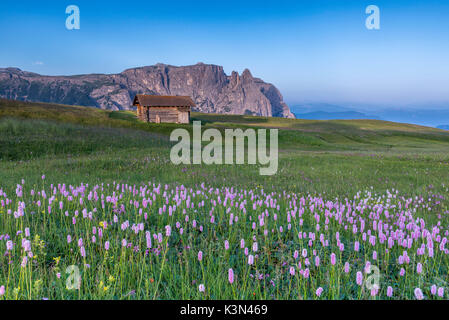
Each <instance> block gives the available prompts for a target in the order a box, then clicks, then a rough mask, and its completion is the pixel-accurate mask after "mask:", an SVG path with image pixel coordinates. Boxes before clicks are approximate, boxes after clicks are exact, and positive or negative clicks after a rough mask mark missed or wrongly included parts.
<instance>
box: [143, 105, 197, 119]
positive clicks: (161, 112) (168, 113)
mask: <svg viewBox="0 0 449 320" xmlns="http://www.w3.org/2000/svg"><path fill="white" fill-rule="evenodd" d="M147 112H149V118H150V119H149V122H157V120H158V119H157V116H159V121H160V122H161V123H164V122H165V123H167V122H168V123H178V122H179V120H180V117H179V113H181V112H182V113H187V116H186V117H183V118H184V119H187V122H185V123H188V122H190V108H189V107H142V106H140V105H138V106H137V117H138V118H139V119H140V120H141V121H145V122H147V121H148V118H147Z"/></svg>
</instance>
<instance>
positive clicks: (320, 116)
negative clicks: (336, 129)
mask: <svg viewBox="0 0 449 320" xmlns="http://www.w3.org/2000/svg"><path fill="white" fill-rule="evenodd" d="M295 116H296V118H298V119H308V120H351V119H354V120H357V119H372V120H381V119H380V118H379V117H377V116H372V115H367V114H364V113H361V112H357V111H345V112H325V111H316V112H308V113H299V114H298V113H295Z"/></svg>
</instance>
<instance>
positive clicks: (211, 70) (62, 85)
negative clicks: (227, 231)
mask: <svg viewBox="0 0 449 320" xmlns="http://www.w3.org/2000/svg"><path fill="white" fill-rule="evenodd" d="M135 94H155V95H180V96H190V97H191V98H192V99H193V101H194V102H195V103H196V108H194V111H198V112H207V113H220V114H240V115H243V114H246V115H256V116H268V117H285V118H293V117H294V115H293V113H291V112H290V109H289V107H288V106H287V104H285V102H284V101H283V97H282V95H281V93H280V92H279V90H278V89H277V88H276V87H275V86H274V85H272V84H270V83H266V82H264V81H263V80H261V79H259V78H255V77H253V76H252V74H251V72H250V71H249V70H248V69H245V70H244V71H243V72H242V74H238V73H237V72H235V71H233V72H232V73H231V75H226V74H225V72H224V71H223V67H221V66H217V65H211V64H204V63H198V64H195V65H191V66H181V67H177V66H171V65H166V64H160V63H159V64H156V65H154V66H147V67H141V68H133V69H128V70H125V71H123V72H121V73H118V74H85V75H76V76H45V75H40V74H36V73H31V72H26V71H22V70H20V69H17V68H5V69H2V68H0V98H6V99H14V100H22V101H33V102H46V103H59V104H68V105H81V106H88V107H96V108H100V109H106V110H129V109H131V105H132V99H133V98H134V95H135Z"/></svg>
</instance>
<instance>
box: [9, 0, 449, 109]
mask: <svg viewBox="0 0 449 320" xmlns="http://www.w3.org/2000/svg"><path fill="white" fill-rule="evenodd" d="M72 4H74V5H77V6H78V7H79V8H80V15H81V29H80V30H71V31H69V30H67V29H66V27H65V20H66V17H67V15H66V13H65V9H66V7H67V6H68V5H72ZM371 4H374V5H377V6H378V7H379V8H380V19H381V21H380V23H381V25H380V27H381V29H380V30H368V29H366V27H365V19H366V18H367V14H366V13H365V8H366V7H367V6H368V5H371ZM0 43H1V50H0V67H10V66H14V67H19V68H21V69H23V70H28V71H33V72H38V73H41V74H50V75H57V74H64V75H65V74H81V73H116V72H121V71H123V70H124V69H127V68H131V67H137V66H144V65H152V64H155V63H158V62H162V63H167V64H172V65H189V64H195V63H197V62H200V61H201V62H204V63H212V64H218V65H223V66H224V69H225V71H226V72H227V73H228V74H229V73H230V72H231V71H232V70H236V71H239V72H242V71H243V70H244V68H249V69H250V70H251V72H252V73H253V75H254V76H257V77H260V78H262V79H263V80H265V81H268V82H271V83H274V84H275V85H276V86H277V87H278V88H279V89H280V91H281V92H282V94H283V95H284V98H285V100H286V101H287V102H288V103H289V104H295V103H301V102H305V101H307V102H314V101H315V102H328V103H355V104H369V105H378V106H386V105H394V106H399V105H407V104H418V105H423V106H427V105H428V106H430V105H441V104H444V103H448V102H449V63H448V58H449V1H434V0H421V1H418V0H407V1H402V0H401V1H395V0H387V1H384V0H382V1H381V0H372V1H364V0H359V1H353V0H341V1H337V0H327V1H326V0H308V1H299V0H296V1H282V0H278V1H262V0H259V1H252V0H248V1H245V0H240V1H234V0H227V1H215V0H209V1H187V0H184V1H175V0H172V1H132V0H128V1H78V0H71V1H39V2H38V1H20V2H19V1H8V0H2V1H1V2H0Z"/></svg>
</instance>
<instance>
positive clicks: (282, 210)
mask: <svg viewBox="0 0 449 320" xmlns="http://www.w3.org/2000/svg"><path fill="white" fill-rule="evenodd" d="M192 120H193V121H201V122H202V127H203V128H204V129H207V128H217V129H218V130H221V131H222V130H224V129H226V128H231V129H232V128H242V129H247V128H264V129H279V166H278V171H277V173H276V174H275V175H272V176H261V175H259V165H248V164H243V165H205V164H201V165H174V164H172V163H171V161H170V149H171V147H172V146H173V145H174V142H171V141H170V139H169V136H170V133H171V132H172V131H173V130H174V129H176V128H185V129H187V130H189V131H192V125H191V124H190V125H176V124H149V123H143V122H140V121H138V120H137V118H136V116H135V114H134V113H133V112H130V111H104V110H98V109H94V108H85V107H74V106H65V105H55V104H46V103H26V102H17V101H8V100H0V251H2V253H3V252H4V254H3V255H2V256H1V257H0V300H2V299H44V298H48V299H424V298H425V299H447V297H448V292H449V290H448V287H447V283H448V281H449V278H448V277H449V276H448V271H449V270H448V265H449V260H448V258H447V257H448V254H449V250H448V249H447V248H446V247H445V246H446V242H447V237H448V234H449V231H448V218H447V214H448V204H449V202H448V200H447V195H448V187H447V185H448V184H449V155H448V151H449V132H446V131H443V130H438V129H433V128H428V127H422V126H416V125H410V124H399V123H392V122H385V121H375V120H354V121H351V120H345V121H310V120H301V119H279V118H263V117H253V116H231V115H229V116H225V115H215V114H201V113H193V114H192ZM74 270H76V272H75V271H74ZM74 272H75V273H74ZM376 272H377V273H378V274H379V277H378V278H376V279H377V280H376V279H375V280H374V281H375V283H376V286H374V287H373V286H369V283H371V281H372V279H373V278H371V276H372V274H375V273H376ZM78 273H79V274H78ZM78 276H79V277H78ZM76 279H78V280H79V282H78V280H76ZM78 283H79V286H77V284H78Z"/></svg>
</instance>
